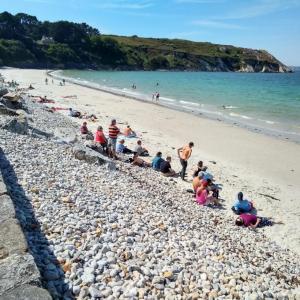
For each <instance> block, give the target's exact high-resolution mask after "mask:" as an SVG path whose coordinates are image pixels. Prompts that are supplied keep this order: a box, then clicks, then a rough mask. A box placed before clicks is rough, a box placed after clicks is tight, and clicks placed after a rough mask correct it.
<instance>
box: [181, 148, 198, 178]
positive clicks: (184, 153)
mask: <svg viewBox="0 0 300 300" xmlns="http://www.w3.org/2000/svg"><path fill="white" fill-rule="evenodd" d="M193 147H194V143H193V142H189V144H188V145H186V146H183V147H181V148H179V149H177V154H178V157H179V159H180V164H181V166H182V170H181V172H180V177H181V179H182V180H184V179H185V174H186V168H187V165H188V160H189V158H190V156H191V154H192V148H193Z"/></svg>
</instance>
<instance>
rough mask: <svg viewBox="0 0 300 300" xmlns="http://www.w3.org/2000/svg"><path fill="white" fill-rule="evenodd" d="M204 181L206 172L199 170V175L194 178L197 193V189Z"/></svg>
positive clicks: (194, 187)
mask: <svg viewBox="0 0 300 300" xmlns="http://www.w3.org/2000/svg"><path fill="white" fill-rule="evenodd" d="M203 182H204V172H202V171H201V172H199V173H198V176H195V177H194V178H193V190H194V192H195V193H196V191H197V189H198V188H199V187H200V186H201V185H202V184H203Z"/></svg>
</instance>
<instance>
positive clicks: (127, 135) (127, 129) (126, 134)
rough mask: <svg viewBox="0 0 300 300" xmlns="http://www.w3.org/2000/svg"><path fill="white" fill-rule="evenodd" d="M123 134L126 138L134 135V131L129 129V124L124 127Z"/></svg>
mask: <svg viewBox="0 0 300 300" xmlns="http://www.w3.org/2000/svg"><path fill="white" fill-rule="evenodd" d="M124 135H125V136H126V137H128V138H133V137H136V133H135V132H134V131H133V130H132V129H131V127H130V125H128V126H127V127H126V128H125V129H124Z"/></svg>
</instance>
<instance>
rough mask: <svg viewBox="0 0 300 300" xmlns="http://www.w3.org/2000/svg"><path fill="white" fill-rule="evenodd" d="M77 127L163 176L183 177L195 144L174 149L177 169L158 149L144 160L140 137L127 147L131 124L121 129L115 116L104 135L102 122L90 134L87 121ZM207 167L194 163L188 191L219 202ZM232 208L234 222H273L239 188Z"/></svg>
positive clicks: (104, 148)
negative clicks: (190, 186) (258, 214)
mask: <svg viewBox="0 0 300 300" xmlns="http://www.w3.org/2000/svg"><path fill="white" fill-rule="evenodd" d="M80 131H81V134H82V135H83V136H84V137H85V138H86V139H93V141H94V144H95V146H96V147H99V148H100V152H102V153H103V154H105V155H108V156H109V157H111V158H114V159H118V158H124V157H126V156H127V155H130V156H131V155H132V157H129V158H128V159H124V161H125V162H129V163H131V164H132V165H134V166H139V167H143V168H152V169H153V170H155V171H157V172H160V173H161V174H162V175H163V176H165V177H180V178H181V179H182V180H186V175H187V166H188V160H189V158H190V157H191V154H192V149H193V147H194V143H193V142H189V143H188V144H187V145H185V146H183V147H180V148H178V149H177V155H178V158H179V161H180V164H181V171H180V172H176V171H175V170H174V169H173V168H172V166H171V162H172V158H171V156H167V157H166V158H165V159H164V158H163V157H162V156H163V155H162V152H157V153H156V155H155V156H154V158H153V159H152V161H151V162H148V161H146V160H144V159H143V157H148V156H150V154H149V151H148V150H147V149H146V148H145V147H144V146H143V144H142V141H141V140H140V139H138V140H137V142H136V146H135V147H134V149H129V148H128V147H127V146H126V145H125V138H132V137H135V138H137V134H136V133H135V132H134V131H133V130H132V128H131V127H130V125H127V126H126V128H125V129H124V130H123V132H121V130H120V129H119V127H118V126H117V122H116V119H112V120H111V123H110V125H109V127H108V136H107V137H106V136H105V134H104V131H103V127H102V126H98V128H97V130H96V132H95V134H94V135H93V134H92V133H91V132H90V131H89V130H88V128H87V122H83V124H82V126H81V129H80ZM121 135H122V136H123V137H121V138H120V139H119V140H118V137H120V136H121ZM88 136H89V138H88ZM99 148H98V149H99ZM207 169H208V168H207V166H204V165H203V161H199V162H198V164H197V166H195V167H194V168H193V169H192V177H193V180H192V186H193V189H192V190H191V192H192V193H193V196H194V197H195V201H196V203H197V204H199V205H203V206H207V205H208V206H214V207H217V206H220V205H221V203H220V199H219V192H220V190H221V185H219V184H216V183H215V180H214V177H213V175H212V174H210V173H209V172H207ZM232 211H233V212H234V213H235V214H237V215H238V217H237V218H236V220H235V224H236V225H237V226H245V227H251V228H256V227H262V226H270V225H273V224H274V222H273V221H272V220H271V219H267V218H262V217H257V216H256V210H255V208H254V204H253V202H251V201H248V200H247V199H245V198H244V196H243V193H242V192H239V193H238V194H237V199H236V201H235V203H234V205H233V206H232Z"/></svg>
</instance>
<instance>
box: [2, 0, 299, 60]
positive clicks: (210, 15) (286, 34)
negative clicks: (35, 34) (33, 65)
mask: <svg viewBox="0 0 300 300" xmlns="http://www.w3.org/2000/svg"><path fill="white" fill-rule="evenodd" d="M0 9H1V11H8V12H10V13H13V14H15V13H18V12H24V13H27V14H31V15H34V16H36V17H37V18H38V19H39V20H42V21H45V20H48V21H57V20H68V21H73V22H86V23H88V24H89V25H91V26H93V27H96V28H98V29H99V30H100V32H101V33H103V34H117V35H129V36H131V35H138V36H142V37H159V38H161V37H163V38H181V39H187V40H193V41H205V42H211V43H218V44H225V45H234V46H240V47H246V48H255V49H265V50H267V51H269V52H270V53H271V54H273V55H274V56H275V57H276V58H278V59H279V60H280V61H282V62H283V63H285V64H287V65H289V66H300V0H9V1H8V0H0Z"/></svg>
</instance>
